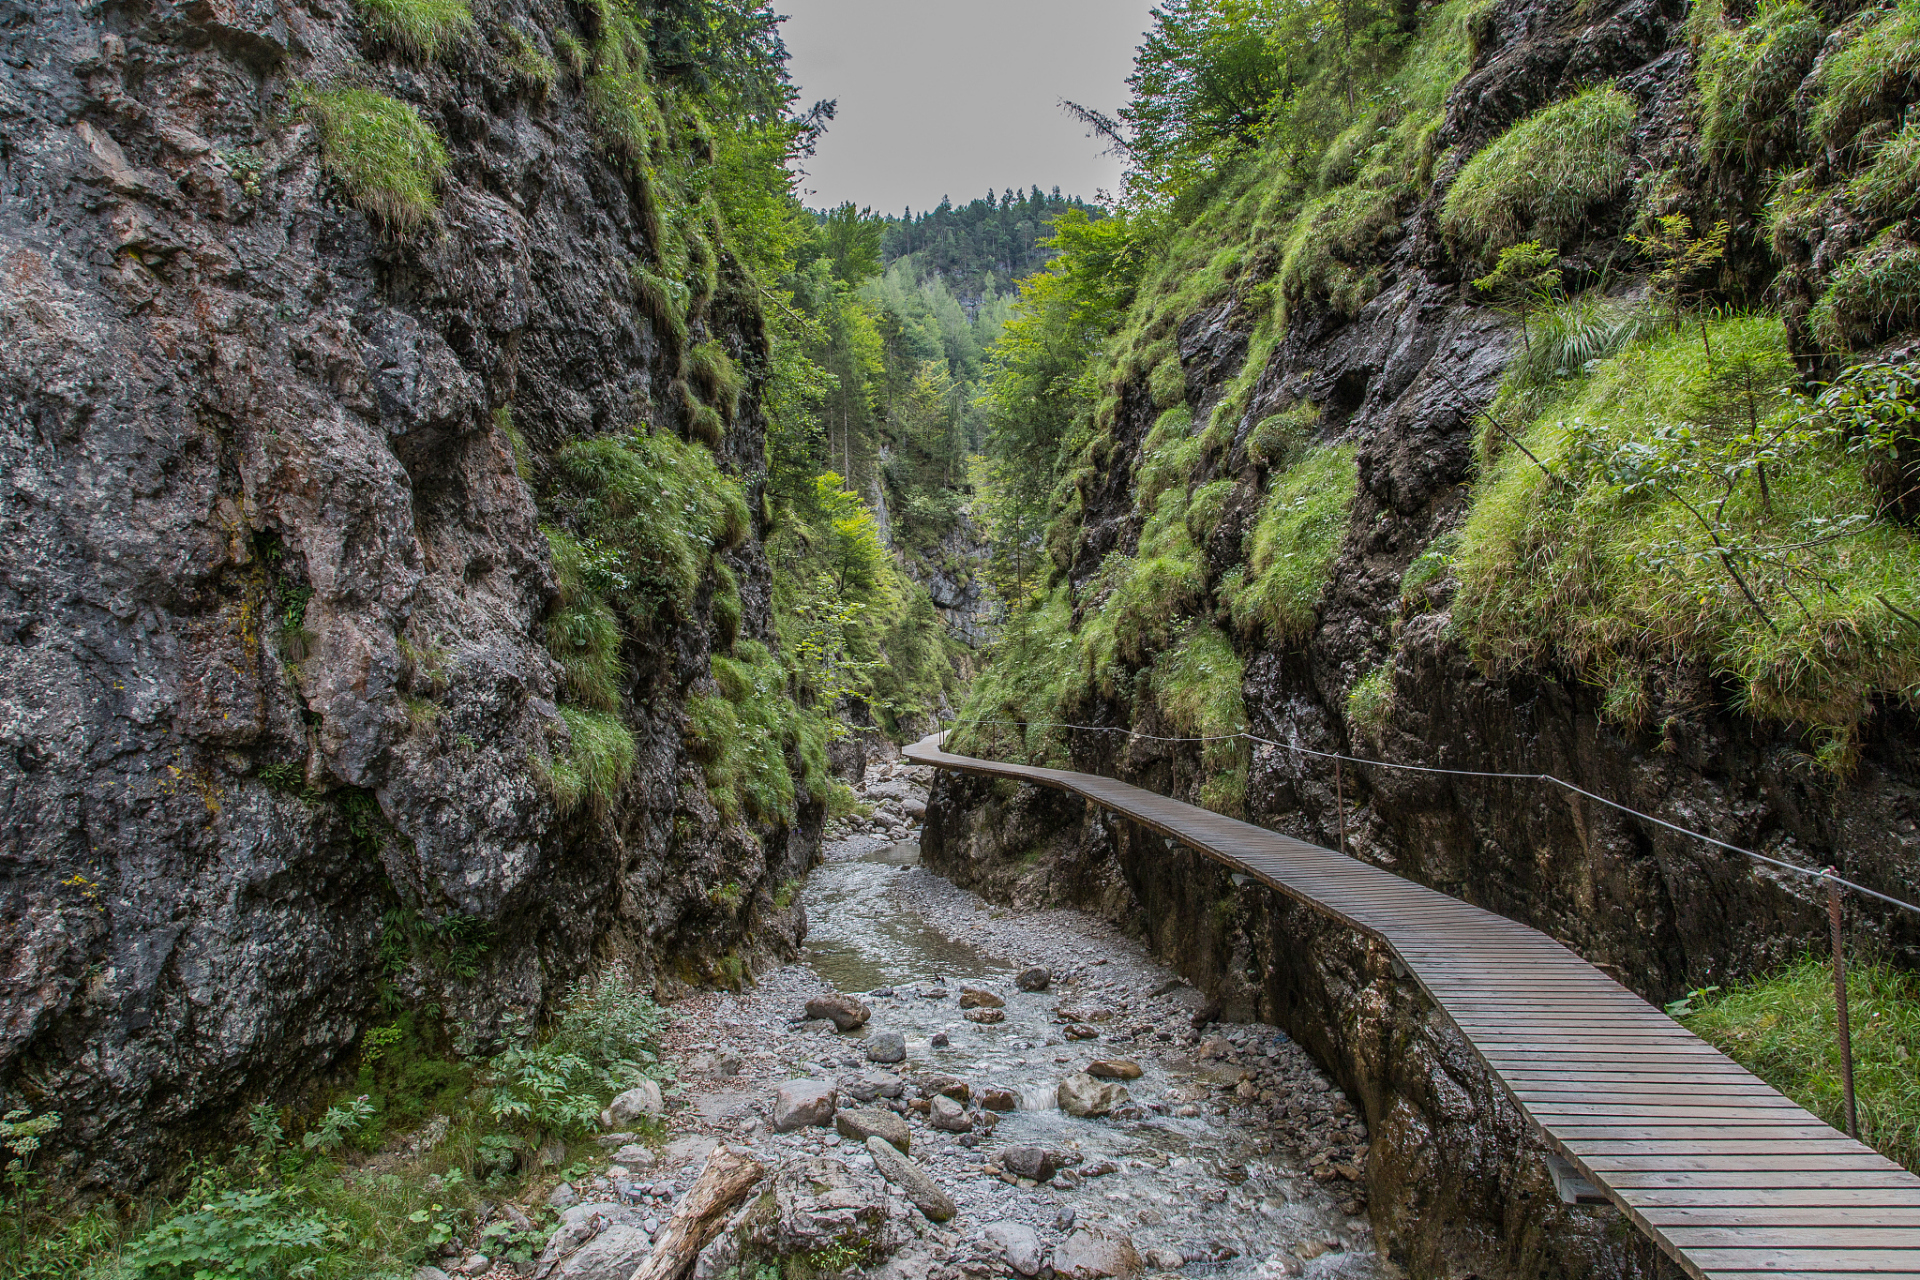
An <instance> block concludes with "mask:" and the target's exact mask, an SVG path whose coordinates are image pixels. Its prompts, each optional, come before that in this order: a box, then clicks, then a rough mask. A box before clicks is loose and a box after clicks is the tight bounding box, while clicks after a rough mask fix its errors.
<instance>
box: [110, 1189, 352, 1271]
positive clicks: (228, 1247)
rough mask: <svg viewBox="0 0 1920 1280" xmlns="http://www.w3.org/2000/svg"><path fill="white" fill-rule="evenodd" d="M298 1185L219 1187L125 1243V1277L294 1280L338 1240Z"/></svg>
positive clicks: (313, 1268) (335, 1228)
mask: <svg viewBox="0 0 1920 1280" xmlns="http://www.w3.org/2000/svg"><path fill="white" fill-rule="evenodd" d="M341 1235H342V1233H341V1231H340V1228H339V1226H338V1224H336V1223H334V1222H331V1221H329V1220H328V1219H326V1218H325V1217H322V1216H321V1215H320V1214H318V1213H317V1212H315V1211H314V1210H313V1208H312V1207H311V1205H309V1204H307V1203H305V1202H304V1197H303V1196H302V1195H301V1193H300V1192H299V1191H297V1190H279V1191H262V1190H259V1189H249V1190H245V1191H222V1192H220V1193H218V1194H217V1195H215V1196H213V1197H212V1198H211V1199H209V1200H207V1201H206V1202H205V1203H204V1204H203V1205H202V1206H201V1207H200V1208H199V1209H197V1210H195V1211H193V1212H190V1213H183V1214H181V1215H179V1216H178V1217H175V1218H172V1219H170V1220H168V1221H167V1222H164V1223H162V1224H161V1225H160V1226H158V1227H155V1228H154V1229H153V1230H152V1231H149V1232H148V1233H147V1234H146V1235H144V1236H142V1237H141V1238H139V1239H138V1240H135V1241H134V1242H133V1243H132V1244H130V1245H128V1246H127V1249H126V1252H125V1254H124V1255H123V1257H122V1264H123V1267H124V1272H123V1274H124V1275H125V1276H126V1277H127V1280H283V1278H285V1280H300V1278H301V1277H306V1276H311V1275H313V1274H314V1273H315V1272H316V1270H317V1269H318V1264H319V1262H320V1261H321V1260H322V1259H323V1258H324V1257H325V1256H326V1255H327V1254H328V1253H329V1252H331V1251H332V1250H333V1249H334V1248H335V1247H337V1246H338V1245H339V1244H340V1243H342V1240H341Z"/></svg>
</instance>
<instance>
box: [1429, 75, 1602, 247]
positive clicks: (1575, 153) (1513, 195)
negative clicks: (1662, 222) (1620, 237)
mask: <svg viewBox="0 0 1920 1280" xmlns="http://www.w3.org/2000/svg"><path fill="white" fill-rule="evenodd" d="M1636 114H1637V108H1636V107H1635V106H1634V102H1633V99H1632V98H1629V97H1628V96H1627V95H1626V94H1624V93H1621V92H1620V91H1619V90H1618V89H1615V88H1614V87H1613V86H1612V85H1602V86H1600V87H1599V88H1595V89H1589V90H1587V91H1586V92H1585V93H1581V94H1578V95H1576V96H1575V97H1572V98H1568V99H1567V100H1566V101H1564V102H1557V103H1555V104H1553V105H1552V106H1549V107H1543V108H1541V109H1540V110H1539V111H1536V112H1534V113H1533V114H1532V115H1530V116H1528V117H1527V118H1526V119H1525V120H1522V121H1521V122H1520V123H1519V124H1516V125H1514V126H1513V127H1512V128H1510V129H1508V130H1507V131H1506V132H1505V133H1503V134H1501V135H1500V137H1498V138H1496V139H1494V140H1493V141H1492V142H1491V143H1489V144H1488V145H1487V146H1486V147H1485V148H1484V149H1483V150H1482V151H1481V152H1480V153H1479V154H1478V155H1476V156H1474V157H1473V159H1471V160H1469V161H1468V162H1467V164H1466V166H1465V167H1464V168H1463V169H1461V170H1460V176H1459V177H1457V178H1455V179H1454V182H1453V186H1452V188H1451V189H1450V190H1449V191H1448V192H1447V198H1446V202H1445V203H1444V204H1443V205H1442V206H1441V210H1440V224H1441V226H1442V228H1443V229H1444V230H1445V231H1446V232H1447V234H1448V235H1450V236H1452V237H1453V238H1454V239H1456V240H1459V241H1461V242H1462V243H1464V244H1467V245H1469V246H1471V247H1472V249H1473V250H1474V251H1475V252H1476V253H1480V254H1492V253H1494V252H1497V251H1498V250H1500V249H1502V248H1504V247H1506V246H1507V245H1510V244H1515V243H1518V242H1519V241H1521V240H1528V239H1537V240H1540V241H1542V242H1543V243H1546V244H1548V245H1553V246H1562V245H1566V244H1570V243H1573V242H1575V241H1577V240H1578V239H1579V237H1580V236H1581V235H1582V234H1584V233H1585V231H1586V229H1587V227H1588V226H1589V225H1590V224H1589V222H1588V219H1587V210H1588V209H1589V207H1591V206H1592V205H1594V204H1596V203H1598V202H1600V201H1602V200H1607V199H1611V198H1612V197H1613V196H1614V195H1615V194H1617V193H1618V192H1619V191H1620V190H1621V189H1622V188H1623V187H1624V186H1625V185H1626V180H1627V149H1626V147H1627V135H1628V133H1629V132H1630V131H1631V130H1632V128H1633V121H1634V116H1635V115H1636Z"/></svg>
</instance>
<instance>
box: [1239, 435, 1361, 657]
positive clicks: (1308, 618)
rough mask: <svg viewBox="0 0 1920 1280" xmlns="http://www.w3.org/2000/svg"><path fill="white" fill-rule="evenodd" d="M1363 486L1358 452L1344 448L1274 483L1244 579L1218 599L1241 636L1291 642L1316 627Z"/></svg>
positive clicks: (1325, 448)
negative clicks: (1258, 635)
mask: <svg viewBox="0 0 1920 1280" xmlns="http://www.w3.org/2000/svg"><path fill="white" fill-rule="evenodd" d="M1358 483H1359V468H1358V466H1357V465H1356V464H1355V462H1354V451H1353V449H1352V448H1351V447H1350V446H1346V445H1316V446H1313V447H1311V448H1309V449H1308V450H1307V451H1306V452H1305V454H1304V455H1303V456H1302V457H1301V459H1300V461H1299V462H1297V463H1295V464H1294V465H1293V466H1292V467H1291V468H1289V469H1288V470H1287V471H1285V472H1282V473H1279V474H1277V475H1275V476H1274V477H1273V479H1272V481H1271V483H1270V487H1269V488H1268V490H1267V501H1266V505H1265V506H1264V507H1263V508H1262V509H1261V512H1260V521H1259V523H1258V524H1256V525H1255V526H1254V529H1253V533H1252V538H1251V545H1250V546H1249V548H1248V554H1247V574H1246V577H1245V579H1244V581H1242V582H1241V583H1240V584H1239V585H1238V586H1237V588H1235V589H1232V590H1227V589H1225V588H1223V590H1222V592H1221V598H1222V599H1223V601H1225V602H1226V604H1227V605H1228V608H1229V609H1230V611H1231V613H1232V616H1233V621H1234V625H1235V626H1236V627H1238V628H1239V629H1240V631H1241V632H1242V633H1243V634H1253V633H1255V632H1257V631H1259V630H1261V629H1262V628H1264V629H1265V630H1266V633H1267V635H1268V637H1269V638H1270V639H1271V640H1273V641H1293V640H1298V639H1300V638H1302V637H1304V636H1305V635H1306V633H1307V631H1308V630H1309V629H1310V628H1311V627H1312V626H1313V623H1314V619H1315V618H1316V617H1317V616H1318V610H1319V605H1320V595H1321V593H1322V592H1323V591H1324V590H1325V589H1326V585H1327V579H1328V577H1329V575H1330V574H1331V573H1332V572H1333V561H1334V558H1335V557H1336V556H1337V555H1338V554H1339V552H1340V541H1341V539H1342V538H1343V537H1344V536H1345V535H1346V531H1347V508H1348V507H1349V506H1350V505H1351V504H1352V502H1353V496H1354V491H1355V489H1356V487H1357V485H1358Z"/></svg>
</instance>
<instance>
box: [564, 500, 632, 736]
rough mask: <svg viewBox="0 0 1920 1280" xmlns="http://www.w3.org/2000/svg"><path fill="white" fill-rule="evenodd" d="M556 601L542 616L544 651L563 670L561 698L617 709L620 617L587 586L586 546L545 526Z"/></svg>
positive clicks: (598, 709)
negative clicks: (564, 687) (564, 695)
mask: <svg viewBox="0 0 1920 1280" xmlns="http://www.w3.org/2000/svg"><path fill="white" fill-rule="evenodd" d="M546 534H547V549H548V551H549V552H550V553H551V555H552V557H553V570H554V577H555V579H556V580H557V582H558V585H559V589H560V590H559V600H558V603H557V604H556V605H555V607H554V610H553V612H552V613H551V614H549V615H548V616H547V652H549V653H551V654H552V655H553V656H554V658H555V659H556V660H557V661H558V662H559V663H560V667H561V669H562V670H563V671H564V672H565V673H566V678H567V696H568V697H569V698H570V699H571V700H572V701H574V702H577V703H579V704H580V705H581V706H583V707H587V708H589V709H591V710H594V711H616V710H618V709H619V707H620V679H621V675H622V673H623V671H622V667H621V663H620V620H619V619H618V618H617V617H615V616H614V612H613V609H612V607H611V606H609V605H608V604H607V602H606V601H605V600H604V599H603V598H602V597H601V596H600V595H599V593H598V592H595V591H594V590H592V589H591V588H590V587H589V586H588V585H587V574H588V573H589V572H590V571H591V567H592V566H591V565H590V563H589V560H588V555H587V550H586V548H585V547H583V546H581V545H580V543H579V542H578V540H576V539H574V538H573V537H571V536H569V535H568V534H566V533H563V532H561V531H560V530H558V529H552V528H549V529H548V530H547V531H546Z"/></svg>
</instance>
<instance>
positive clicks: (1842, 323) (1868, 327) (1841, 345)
mask: <svg viewBox="0 0 1920 1280" xmlns="http://www.w3.org/2000/svg"><path fill="white" fill-rule="evenodd" d="M1916 320H1920V245H1916V244H1915V243H1914V242H1913V241H1911V240H1909V239H1907V238H1906V237H1905V236H1903V235H1901V234H1900V229H1899V228H1897V227H1894V228H1889V229H1888V230H1886V231H1883V232H1881V233H1880V234H1879V235H1878V236H1877V237H1875V239H1874V241H1873V243H1871V244H1869V245H1868V246H1867V247H1866V248H1865V249H1862V250H1861V251H1860V252H1859V253H1858V254H1856V255H1854V256H1853V257H1852V258H1850V259H1849V260H1848V261H1847V262H1846V264H1845V265H1843V266H1842V267H1841V268H1840V269H1839V270H1838V271H1836V272H1834V273H1833V278H1832V280H1831V281H1830V282H1829V283H1828V285H1827V291H1826V293H1824V294H1822V295H1821V297H1820V301H1819V302H1817V303H1815V304H1814V307H1813V311H1812V312H1811V313H1810V314H1809V315H1808V316H1807V326H1808V327H1809V328H1810V329H1812V330H1813V336H1814V337H1816V338H1818V339H1819V340H1820V342H1821V344H1822V345H1823V346H1826V347H1828V348H1830V349H1833V350H1844V349H1846V348H1848V347H1861V346H1866V345H1868V344H1870V343H1872V342H1874V341H1876V340H1878V339H1879V338H1881V337H1883V336H1885V335H1887V334H1889V333H1895V332H1898V331H1899V330H1901V329H1904V328H1908V327H1910V326H1911V325H1913V323H1914V322H1915V321H1916Z"/></svg>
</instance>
